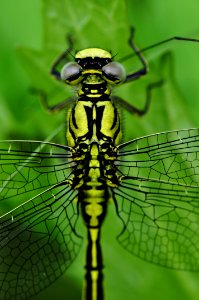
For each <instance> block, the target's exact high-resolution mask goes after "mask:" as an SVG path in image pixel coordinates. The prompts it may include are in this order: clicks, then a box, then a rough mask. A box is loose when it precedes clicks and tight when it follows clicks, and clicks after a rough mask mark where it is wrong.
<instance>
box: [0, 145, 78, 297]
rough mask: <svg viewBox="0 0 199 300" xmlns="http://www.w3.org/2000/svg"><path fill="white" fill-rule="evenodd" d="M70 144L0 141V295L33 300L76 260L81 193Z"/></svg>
mask: <svg viewBox="0 0 199 300" xmlns="http://www.w3.org/2000/svg"><path fill="white" fill-rule="evenodd" d="M75 166H76V164H75V163H74V162H73V161H72V157H71V148H69V147H67V146H62V145H57V144H53V143H48V142H37V141H1V142H0V199H1V200H7V201H5V203H4V202H2V204H1V215H2V216H1V217H0V267H1V270H0V299H2V300H6V299H20V300H22V299H28V298H29V297H31V296H33V295H35V294H37V293H38V292H39V291H40V290H42V289H44V288H45V287H47V286H48V285H50V284H51V283H52V282H54V281H55V280H56V279H57V278H58V277H59V276H60V275H61V274H62V273H63V272H64V271H65V269H67V268H68V267H69V265H70V264H71V263H72V262H73V260H74V259H75V257H76V255H77V253H78V250H79V247H80V244H81V238H80V236H79V235H77V233H76V231H75V227H76V222H77V218H78V211H77V209H78V208H77V204H75V203H73V201H74V200H75V199H76V197H77V191H74V189H72V187H71V186H70V185H69V184H68V183H67V178H68V176H70V173H71V172H72V171H73V169H74V168H75Z"/></svg>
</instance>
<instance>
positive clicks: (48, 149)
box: [0, 141, 75, 209]
mask: <svg viewBox="0 0 199 300" xmlns="http://www.w3.org/2000/svg"><path fill="white" fill-rule="evenodd" d="M74 167H75V163H74V162H73V161H72V159H71V149H70V148H69V147H67V146H61V145H57V144H53V143H47V142H37V141H1V142H0V200H4V199H8V198H10V200H12V201H9V209H12V208H13V207H15V206H16V203H17V204H18V203H20V202H21V203H22V202H23V197H22V195H23V194H25V193H26V192H28V193H29V198H31V197H34V196H35V195H37V194H38V193H41V192H42V191H43V190H45V189H46V188H48V187H49V186H53V185H55V184H56V183H58V182H60V181H63V180H64V179H66V178H67V177H68V175H69V173H70V172H71V170H70V168H74ZM26 200H27V199H26ZM11 204H12V205H13V207H12V206H10V205H11Z"/></svg>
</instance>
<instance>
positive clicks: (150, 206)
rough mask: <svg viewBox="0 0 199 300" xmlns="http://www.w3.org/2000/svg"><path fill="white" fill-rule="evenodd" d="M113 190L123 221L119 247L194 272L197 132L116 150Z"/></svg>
mask: <svg viewBox="0 0 199 300" xmlns="http://www.w3.org/2000/svg"><path fill="white" fill-rule="evenodd" d="M115 164H116V167H117V168H118V171H119V172H120V174H121V175H122V177H121V185H120V186H119V187H118V188H116V189H113V197H114V199H115V203H116V206H117V212H118V215H119V216H120V218H121V219H122V221H123V225H124V227H123V230H122V232H121V233H120V235H119V236H118V241H119V243H120V244H121V245H122V246H123V247H124V248H125V249H126V250H128V251H129V252H131V253H133V254H135V255H137V256H139V257H141V258H143V259H145V260H148V261H150V262H153V263H156V264H159V265H162V266H166V267H170V268H175V269H186V270H193V271H198V270H199V236H198V232H199V168H198V167H199V131H198V129H189V130H181V131H173V132H165V133H161V134H155V135H151V136H147V137H144V138H140V139H137V140H134V141H130V142H127V143H125V144H122V145H120V146H119V154H118V159H117V160H116V162H115Z"/></svg>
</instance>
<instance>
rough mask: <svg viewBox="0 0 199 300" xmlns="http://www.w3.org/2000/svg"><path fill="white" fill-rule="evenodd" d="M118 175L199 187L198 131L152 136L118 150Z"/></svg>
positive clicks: (125, 144) (131, 142)
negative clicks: (120, 172)
mask: <svg viewBox="0 0 199 300" xmlns="http://www.w3.org/2000/svg"><path fill="white" fill-rule="evenodd" d="M116 165H117V166H118V168H120V170H122V173H123V174H125V175H129V176H133V177H144V178H149V179H155V180H163V181H166V182H171V183H176V184H184V185H193V186H194V185H196V186H199V129H187V130H179V131H170V132H164V133H159V134H153V135H150V136H146V137H143V138H139V139H136V140H133V141H130V142H127V143H124V144H122V145H121V146H120V147H119V152H118V159H117V160H116Z"/></svg>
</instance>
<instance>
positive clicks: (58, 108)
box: [31, 88, 76, 113]
mask: <svg viewBox="0 0 199 300" xmlns="http://www.w3.org/2000/svg"><path fill="white" fill-rule="evenodd" d="M31 92H32V93H34V94H36V95H38V96H39V97H40V100H41V103H42V105H43V107H44V108H45V109H46V110H47V111H48V112H50V113H54V112H59V111H61V110H62V109H64V108H66V107H67V106H68V105H70V104H71V103H73V102H74V101H75V99H76V98H75V97H70V98H67V99H65V100H64V101H62V102H59V103H57V104H55V105H52V106H49V105H48V99H47V94H46V93H45V92H44V91H42V90H37V89H35V88H32V89H31Z"/></svg>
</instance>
